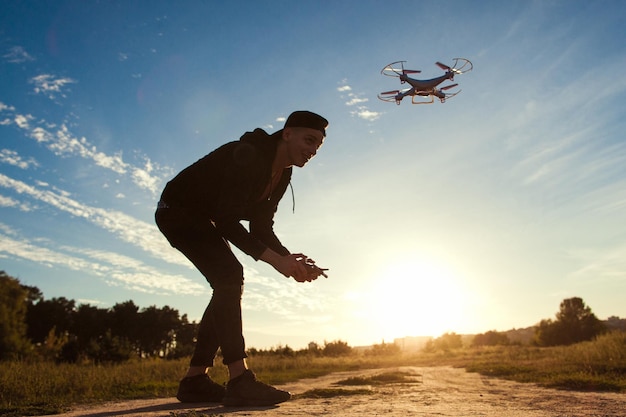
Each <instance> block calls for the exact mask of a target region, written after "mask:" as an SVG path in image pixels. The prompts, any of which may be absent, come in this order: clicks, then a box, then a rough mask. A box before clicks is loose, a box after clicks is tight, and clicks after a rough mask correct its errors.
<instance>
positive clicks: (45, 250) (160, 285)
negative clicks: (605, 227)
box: [0, 223, 206, 294]
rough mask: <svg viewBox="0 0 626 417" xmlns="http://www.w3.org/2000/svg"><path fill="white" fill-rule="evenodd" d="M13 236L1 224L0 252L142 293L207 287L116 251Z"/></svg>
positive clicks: (185, 291)
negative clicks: (94, 277) (102, 279)
mask: <svg viewBox="0 0 626 417" xmlns="http://www.w3.org/2000/svg"><path fill="white" fill-rule="evenodd" d="M1 232H5V234H4V235H3V234H2V233H1ZM7 232H11V233H7ZM15 235H16V233H15V231H13V230H12V229H10V228H9V227H8V226H5V225H3V224H2V223H0V253H2V254H6V255H8V256H14V257H18V258H22V259H28V260H29V261H32V262H36V263H39V264H42V265H46V266H49V267H62V268H67V269H70V270H73V271H80V272H84V271H90V273H91V274H94V275H96V276H99V277H102V278H104V279H105V280H107V281H108V282H109V283H110V284H112V285H122V286H125V287H127V288H131V289H133V290H137V291H141V292H148V293H155V292H161V293H175V294H197V293H198V292H199V291H204V290H206V288H205V287H204V286H201V285H200V284H198V283H195V282H193V281H191V280H189V279H188V278H185V277H183V276H181V275H171V274H164V273H163V272H162V271H160V270H156V269H155V268H152V267H150V266H148V265H146V264H144V263H143V262H141V261H138V260H136V259H132V258H129V257H127V256H125V255H121V254H118V253H115V252H108V251H99V250H94V249H85V248H76V247H72V246H62V247H56V245H55V244H54V243H53V242H49V241H48V240H46V239H37V241H36V242H31V241H29V240H27V239H23V238H19V237H18V236H15ZM48 246H53V247H54V249H51V248H50V247H48Z"/></svg>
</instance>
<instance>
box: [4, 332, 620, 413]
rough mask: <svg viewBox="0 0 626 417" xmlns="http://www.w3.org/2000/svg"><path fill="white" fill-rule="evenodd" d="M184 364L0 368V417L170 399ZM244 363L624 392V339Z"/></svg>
mask: <svg viewBox="0 0 626 417" xmlns="http://www.w3.org/2000/svg"><path fill="white" fill-rule="evenodd" d="M187 363H188V360H187V359H181V360H175V361H166V360H137V361H131V362H127V363H123V364H119V365H93V364H82V365H70V364H54V363H47V362H2V363H0V415H2V416H27V415H41V414H55V413H60V412H63V411H65V410H67V409H68V408H69V407H70V406H71V405H73V404H84V403H97V402H104V401H115V400H127V399H137V398H154V397H171V396H174V395H175V393H176V389H177V386H178V380H179V378H180V377H181V375H182V374H183V373H184V371H185V370H186V367H187ZM249 363H250V365H251V367H252V368H253V369H254V371H255V372H256V373H257V375H258V376H259V378H260V379H261V380H263V381H265V382H268V383H270V384H280V383H285V382H289V381H294V380H297V379H301V378H310V377H316V376H321V375H325V374H328V373H330V372H334V371H347V370H359V369H372V368H384V367H392V366H401V365H402V366H405V365H412V366H444V365H447V366H456V367H462V368H465V369H467V370H468V371H470V372H479V373H481V374H484V375H490V376H494V377H499V378H506V379H512V380H516V381H520V382H534V383H538V384H541V385H544V386H547V387H553V388H559V389H573V390H582V391H614V392H626V333H611V334H607V335H603V336H601V337H599V338H598V339H596V340H594V341H592V342H584V343H579V344H576V345H572V346H567V347H553V348H538V347H529V346H495V347H484V348H463V349H458V350H453V351H448V352H441V351H440V352H435V353H428V354H427V353H423V352H414V353H406V352H405V353H402V354H399V355H398V354H397V355H393V356H384V355H378V356H372V355H364V354H363V353H353V354H351V355H350V356H344V357H339V358H329V357H316V356H313V355H295V356H290V357H281V356H277V355H270V356H268V355H262V356H252V357H251V358H249ZM212 376H214V377H215V378H214V379H216V380H217V381H218V382H225V381H226V378H227V373H226V368H225V367H223V366H221V365H220V366H217V367H216V368H214V369H213V372H212ZM330 395H332V393H331V394H330Z"/></svg>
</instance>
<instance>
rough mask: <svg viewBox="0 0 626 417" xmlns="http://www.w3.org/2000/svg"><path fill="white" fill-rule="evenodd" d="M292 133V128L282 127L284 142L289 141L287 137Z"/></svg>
mask: <svg viewBox="0 0 626 417" xmlns="http://www.w3.org/2000/svg"><path fill="white" fill-rule="evenodd" d="M292 133H293V129H292V128H290V127H286V128H284V129H283V140H284V141H285V142H289V139H290V138H291V134H292Z"/></svg>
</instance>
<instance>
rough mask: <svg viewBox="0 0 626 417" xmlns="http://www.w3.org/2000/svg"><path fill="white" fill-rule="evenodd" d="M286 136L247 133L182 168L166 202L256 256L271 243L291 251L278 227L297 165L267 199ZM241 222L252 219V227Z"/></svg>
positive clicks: (286, 172)
mask: <svg viewBox="0 0 626 417" xmlns="http://www.w3.org/2000/svg"><path fill="white" fill-rule="evenodd" d="M281 137H282V130H280V131H278V132H276V133H274V134H272V135H269V134H267V133H266V132H265V131H264V130H262V129H255V130H254V132H246V133H245V134H244V135H243V136H242V137H241V138H240V139H239V141H234V142H229V143H227V144H225V145H222V146H220V147H219V148H217V149H216V150H214V151H213V152H211V153H209V154H208V155H206V156H205V157H203V158H202V159H200V160H198V161H197V162H195V163H194V164H192V165H190V166H189V167H187V168H185V169H184V170H183V171H181V172H180V173H179V174H178V175H177V176H176V177H174V178H173V179H172V180H171V181H170V182H168V183H167V185H166V186H165V189H164V190H163V193H162V195H161V201H163V202H164V203H165V204H167V205H168V206H169V207H171V208H174V209H183V210H184V212H185V213H186V215H188V216H191V217H192V218H194V219H197V221H212V222H213V224H214V225H215V227H216V229H217V231H218V233H220V235H221V236H222V237H224V238H225V239H226V240H228V241H230V242H232V243H233V244H234V245H235V246H237V247H238V248H239V249H241V250H242V251H243V252H244V253H246V254H248V255H250V256H252V257H253V258H254V259H255V260H258V259H259V257H260V256H261V254H262V253H263V252H264V251H265V249H266V248H268V247H269V248H271V249H272V250H274V251H275V252H277V253H278V254H280V255H288V254H289V251H288V250H287V249H286V248H285V247H284V246H283V245H282V243H281V242H280V240H279V239H278V238H277V237H276V235H275V233H274V230H273V226H274V214H275V213H276V210H277V208H278V203H279V201H280V200H281V198H282V197H283V195H284V194H285V190H286V189H287V186H288V185H289V182H290V180H291V172H292V169H291V168H286V169H284V170H283V172H282V175H281V177H280V180H279V181H278V183H277V185H276V186H275V188H274V189H273V190H271V192H270V194H269V196H268V197H266V198H262V197H263V194H264V192H265V191H266V190H267V188H268V186H269V184H270V182H271V175H272V163H273V161H274V157H275V155H276V150H277V147H278V143H279V141H280V140H281ZM242 220H247V221H249V230H247V229H246V228H245V227H244V226H243V225H242V224H241V221H242ZM194 221H195V220H194Z"/></svg>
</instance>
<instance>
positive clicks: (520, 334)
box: [393, 316, 626, 351]
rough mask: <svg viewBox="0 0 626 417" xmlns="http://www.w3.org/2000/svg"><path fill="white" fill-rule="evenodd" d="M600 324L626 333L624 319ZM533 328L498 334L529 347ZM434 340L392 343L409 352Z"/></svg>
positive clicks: (412, 338)
mask: <svg viewBox="0 0 626 417" xmlns="http://www.w3.org/2000/svg"><path fill="white" fill-rule="evenodd" d="M602 322H603V323H604V324H605V325H606V327H607V329H609V330H610V331H613V330H619V331H623V332H626V319H622V318H619V317H616V316H612V317H609V318H608V319H606V320H602ZM535 327H536V326H530V327H525V328H523V329H511V330H506V331H503V332H499V333H504V334H505V335H506V336H507V337H508V338H509V341H510V342H511V343H514V344H521V345H529V344H530V343H531V342H532V340H533V338H534V337H535ZM474 336H476V335H474V334H464V335H461V337H462V340H463V345H464V346H469V345H470V344H471V343H472V339H473V338H474ZM431 339H435V338H434V337H432V336H407V337H401V338H398V339H394V341H393V342H394V343H395V344H397V345H398V346H400V348H401V349H402V350H406V351H411V350H420V349H422V348H423V347H424V345H426V343H427V342H428V341H429V340H431Z"/></svg>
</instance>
